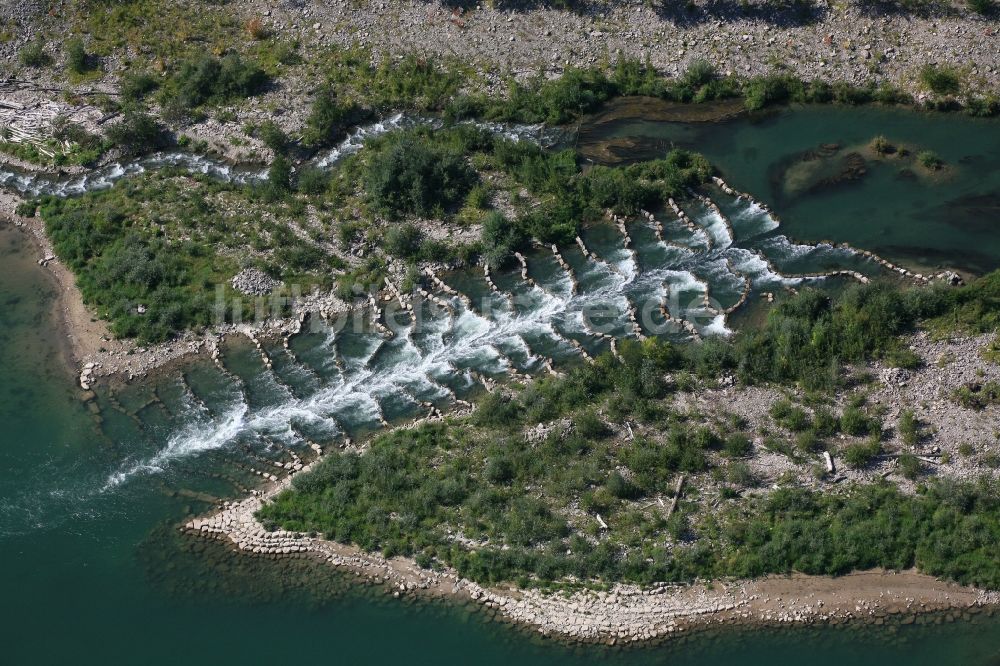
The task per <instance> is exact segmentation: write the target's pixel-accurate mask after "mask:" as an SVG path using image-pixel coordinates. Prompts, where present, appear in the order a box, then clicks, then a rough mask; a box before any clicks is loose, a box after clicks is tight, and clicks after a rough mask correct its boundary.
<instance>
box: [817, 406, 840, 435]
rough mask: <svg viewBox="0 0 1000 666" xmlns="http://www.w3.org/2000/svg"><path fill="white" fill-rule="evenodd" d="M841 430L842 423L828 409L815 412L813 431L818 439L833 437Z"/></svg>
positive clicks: (820, 408)
mask: <svg viewBox="0 0 1000 666" xmlns="http://www.w3.org/2000/svg"><path fill="white" fill-rule="evenodd" d="M838 430H840V421H839V420H838V419H837V417H836V415H834V413H833V412H831V411H830V410H829V409H827V408H826V407H817V408H816V409H815V410H813V419H812V431H813V433H815V434H816V436H817V437H831V436H833V435H835V434H837V431H838Z"/></svg>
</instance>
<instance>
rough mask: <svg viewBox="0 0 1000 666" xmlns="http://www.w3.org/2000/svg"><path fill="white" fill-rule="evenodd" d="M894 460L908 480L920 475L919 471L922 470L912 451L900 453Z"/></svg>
mask: <svg viewBox="0 0 1000 666" xmlns="http://www.w3.org/2000/svg"><path fill="white" fill-rule="evenodd" d="M896 462H897V464H898V465H899V471H900V473H901V474H902V475H903V476H904V477H906V478H907V479H909V480H910V481H913V480H914V479H916V478H917V477H918V476H920V472H921V471H922V469H921V465H920V459H919V458H917V457H916V456H915V455H913V454H912V453H904V454H902V455H900V456H899V458H898V459H897V461H896Z"/></svg>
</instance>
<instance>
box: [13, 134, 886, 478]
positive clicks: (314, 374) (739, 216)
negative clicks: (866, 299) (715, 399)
mask: <svg viewBox="0 0 1000 666" xmlns="http://www.w3.org/2000/svg"><path fill="white" fill-rule="evenodd" d="M441 124H442V121H441V120H440V119H435V118H425V117H414V116H406V115H403V114H397V115H395V116H392V117H389V118H386V119H383V120H381V121H379V122H377V123H373V124H371V125H367V126H364V127H359V128H357V129H356V130H355V131H353V132H352V133H350V134H349V135H348V136H347V137H346V138H345V139H344V140H343V141H342V142H341V143H340V144H339V145H337V146H336V147H334V148H332V149H330V150H328V151H327V152H325V153H323V154H321V155H319V156H317V157H316V158H315V159H314V160H313V162H312V163H313V164H314V165H316V166H318V167H320V168H329V167H331V166H332V165H334V164H335V163H336V162H337V161H338V160H340V159H342V158H343V157H345V156H347V155H350V154H353V153H356V152H358V151H359V150H361V149H362V147H363V145H364V142H365V141H366V140H368V139H370V138H372V137H375V136H379V135H381V134H384V133H386V132H390V131H395V130H400V129H405V128H407V127H414V126H418V125H423V126H431V127H437V126H440V125H441ZM476 124H477V125H478V126H480V127H482V128H484V129H487V130H489V131H492V132H495V133H497V134H498V135H502V136H505V137H508V138H510V139H514V140H530V141H534V142H537V143H540V144H542V145H552V144H555V143H556V142H558V141H559V140H560V139H562V138H563V137H561V136H560V133H559V130H552V129H547V128H544V127H543V126H537V125H536V126H529V125H506V124H499V123H497V124H488V123H476ZM167 166H173V167H179V168H185V169H188V170H189V171H191V172H196V173H203V174H208V175H210V176H212V177H215V178H220V179H224V180H229V181H232V182H241V183H247V182H252V181H254V180H260V179H262V178H265V177H266V172H265V171H264V170H263V169H261V168H259V167H257V168H255V167H249V166H243V167H235V166H231V165H227V164H225V163H223V162H220V161H216V160H213V159H212V158H208V157H204V156H199V155H191V154H186V153H169V154H161V155H155V156H151V157H147V158H143V159H140V160H136V161H134V162H131V163H128V164H113V165H109V166H107V167H104V168H101V169H97V170H94V171H93V172H90V173H87V174H85V175H82V176H78V177H73V178H60V177H54V176H51V175H49V176H46V175H41V174H25V173H17V172H14V171H10V170H8V171H2V170H0V184H3V185H6V186H7V187H12V188H14V189H16V190H18V191H20V192H23V193H29V194H42V193H48V194H56V195H62V196H69V195H75V194H80V193H83V192H86V191H91V190H97V189H101V188H106V187H110V186H111V185H112V184H113V183H114V182H115V181H116V180H118V179H121V178H124V177H127V176H130V175H135V174H138V173H142V172H144V171H147V170H150V169H156V168H163V167H167ZM669 203H670V206H669V207H665V208H664V209H663V210H661V211H654V212H644V213H643V215H642V216H639V217H637V218H635V219H631V220H616V221H615V223H614V224H598V225H593V226H591V227H590V228H588V229H587V230H586V232H585V233H584V237H583V238H578V239H577V245H574V246H570V247H565V248H551V247H545V248H536V251H534V252H532V253H529V254H528V255H527V256H524V255H517V258H518V264H519V265H517V266H515V267H514V268H513V269H510V270H507V271H504V272H500V273H493V274H492V275H490V274H487V275H485V276H483V275H480V274H478V272H476V273H475V274H473V273H472V272H462V273H456V274H452V275H442V276H438V275H433V274H432V275H430V276H429V280H430V282H429V286H431V287H432V292H425V296H426V297H420V299H419V301H420V302H417V307H416V308H415V309H413V310H412V311H410V312H407V311H405V310H402V316H395V317H392V318H391V319H392V321H389V318H385V319H386V320H385V321H384V322H383V321H382V319H383V318H384V313H381V312H378V313H375V314H376V315H377V316H376V317H375V318H374V319H373V320H369V321H367V322H365V321H362V318H361V317H360V316H358V317H355V318H353V319H352V320H351V321H350V322H347V324H348V325H347V326H344V327H343V330H340V328H341V327H340V325H339V324H343V322H340V323H339V324H338V325H334V324H333V323H324V322H321V321H320V320H319V319H318V318H317V319H314V320H312V323H311V326H310V327H309V330H307V331H306V332H304V333H302V334H300V335H299V336H297V337H296V338H295V339H293V341H292V344H291V346H290V348H288V349H287V350H286V349H282V348H280V347H279V348H278V349H275V350H265V352H264V353H265V355H264V356H262V355H261V354H260V353H259V352H257V351H256V350H253V349H246V348H241V347H239V346H237V345H232V346H230V347H229V348H228V349H227V351H226V354H225V356H224V358H223V359H221V360H220V363H219V366H218V368H212V369H211V370H209V372H214V373H216V376H215V377H212V378H206V377H204V376H203V377H202V378H201V380H197V379H196V377H195V375H191V376H189V377H186V378H185V381H184V382H183V385H182V386H181V387H180V388H178V387H177V386H174V390H167V391H166V393H167V394H173V393H176V394H177V396H179V397H177V399H175V400H173V403H172V407H168V406H167V405H166V403H165V402H164V401H163V400H161V399H160V398H157V399H156V400H151V401H146V402H140V403H139V404H138V405H133V406H132V407H131V408H129V407H128V406H126V405H122V404H121V403H120V402H119V401H118V399H117V398H116V397H115V396H113V395H110V394H106V395H104V396H103V398H102V402H104V403H106V404H105V405H103V406H104V407H105V409H104V410H103V411H104V412H107V411H108V410H107V408H108V407H109V406H110V408H111V409H112V410H113V411H117V412H119V413H120V414H122V415H125V416H126V417H127V418H126V419H125V420H121V419H119V420H118V421H120V422H115V421H114V420H111V421H108V422H104V423H103V424H102V425H101V432H102V438H104V439H105V440H106V441H108V442H111V443H112V446H115V447H117V448H118V449H120V451H119V455H118V456H117V459H118V460H119V463H118V466H117V469H115V470H114V471H113V472H111V473H110V474H109V475H108V476H107V478H106V479H105V480H104V482H103V483H102V484H101V485H100V488H99V490H96V491H95V492H99V493H106V492H108V491H111V490H114V489H116V488H119V487H120V486H122V485H123V484H126V483H127V482H128V481H129V480H130V479H133V478H135V477H139V476H146V475H150V474H161V473H164V472H169V471H171V470H172V469H176V468H178V467H179V466H180V467H183V466H184V465H187V464H188V463H189V462H193V463H194V465H193V466H191V465H188V467H183V469H184V474H185V475H186V476H185V477H184V478H185V479H189V478H190V475H191V474H192V473H194V474H197V473H200V472H201V471H202V470H201V468H200V467H199V466H198V464H197V462H198V461H201V460H203V459H205V458H206V457H210V456H216V455H218V454H223V455H224V458H225V459H226V460H228V461H229V462H230V463H231V464H232V465H235V467H236V468H237V473H236V477H234V478H237V479H245V478H246V477H247V476H248V475H249V476H250V477H251V478H252V477H264V478H272V477H273V476H275V475H276V474H280V473H283V471H284V470H285V465H286V464H288V462H289V458H290V457H292V458H294V457H296V456H297V455H298V454H297V453H295V451H296V450H302V449H303V447H306V446H307V445H311V446H312V447H313V448H314V449H315V448H318V447H319V446H320V444H323V445H326V444H327V443H330V442H334V441H338V440H342V439H344V438H348V437H353V436H355V435H356V434H359V433H363V432H367V431H370V430H372V429H376V428H380V427H384V426H387V425H389V424H391V423H393V422H401V421H404V420H407V419H413V418H417V417H422V416H425V415H428V414H431V415H433V414H436V413H439V412H438V411H437V410H439V409H443V408H448V407H454V406H456V405H458V406H463V405H467V404H468V403H467V402H466V401H465V400H464V398H463V396H465V395H467V394H468V393H469V392H474V391H477V390H493V388H494V387H495V384H496V382H497V381H503V380H504V379H509V378H523V377H526V376H528V375H535V374H541V373H558V372H560V368H562V367H565V366H566V365H567V364H572V363H582V362H590V361H592V360H593V357H594V356H596V355H597V354H599V353H602V352H604V351H608V350H610V351H611V352H612V353H617V341H618V340H620V339H622V338H626V337H633V338H639V339H643V338H646V337H649V336H666V337H668V338H672V339H691V338H694V339H700V338H702V337H704V336H708V335H729V334H730V333H731V330H730V326H729V316H730V315H731V314H732V313H733V312H734V311H736V310H738V309H739V308H741V307H743V305H744V304H745V303H746V302H747V300H748V299H749V298H750V297H751V296H753V295H760V294H764V293H767V292H772V291H777V290H779V289H782V288H787V287H794V286H795V285H798V284H800V283H802V282H804V281H806V280H815V279H822V277H821V276H820V277H815V276H813V277H806V276H804V275H798V276H796V275H795V274H807V273H811V274H823V273H829V272H831V271H834V270H840V271H851V274H852V275H854V276H858V277H860V276H861V274H862V272H863V273H867V274H869V275H871V274H874V273H878V272H879V271H880V270H881V267H880V266H879V265H878V264H877V263H876V262H873V261H870V260H868V259H867V258H864V257H860V256H859V255H858V254H857V253H855V252H853V251H851V250H848V249H843V248H834V247H831V246H829V245H819V246H802V245H795V244H793V243H792V242H790V241H789V240H788V239H787V238H786V237H784V236H782V235H778V234H776V232H775V230H776V229H777V228H778V226H779V223H778V221H777V219H775V217H774V216H773V215H772V214H771V213H770V212H769V211H768V209H767V208H766V207H765V206H763V205H761V204H759V203H757V202H755V201H753V199H752V198H751V197H749V196H748V195H743V194H740V193H737V192H733V191H732V190H729V188H728V186H726V185H725V184H724V183H721V181H720V184H719V186H715V185H713V186H709V187H707V188H706V189H705V190H704V191H702V192H691V193H690V195H689V196H687V197H685V198H684V199H683V200H681V201H679V202H674V201H673V200H671V201H670V202H669ZM859 271H860V272H859ZM786 272H787V273H788V274H785V273H786ZM862 279H863V278H862ZM402 298H403V300H407V301H409V300H410V299H409V298H408V297H402ZM397 300H399V299H398V298H397ZM442 305H443V307H442ZM376 307H378V306H377V305H376ZM359 324H360V325H359ZM386 324H390V327H389V328H390V329H391V330H389V329H387V328H386ZM203 374H204V372H203ZM317 442H318V443H320V444H317ZM226 456H228V457H226ZM215 462H217V461H215ZM209 467H211V466H209ZM241 483H243V481H242V480H241V481H234V482H233V485H239V484H241Z"/></svg>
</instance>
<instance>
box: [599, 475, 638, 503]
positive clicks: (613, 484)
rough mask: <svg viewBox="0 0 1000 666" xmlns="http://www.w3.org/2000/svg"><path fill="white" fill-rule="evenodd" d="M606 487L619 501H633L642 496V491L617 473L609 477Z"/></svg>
mask: <svg viewBox="0 0 1000 666" xmlns="http://www.w3.org/2000/svg"><path fill="white" fill-rule="evenodd" d="M605 487H606V488H607V490H608V492H609V493H611V495H612V496H613V497H616V498H618V499H623V500H632V499H636V498H637V497H641V496H642V489H641V488H639V487H638V486H636V485H635V484H634V483H632V482H631V481H629V480H627V479H626V478H625V477H623V476H622V475H621V474H620V473H619V472H617V471H614V472H612V473H611V474H610V475H609V476H608V481H607V483H606V484H605Z"/></svg>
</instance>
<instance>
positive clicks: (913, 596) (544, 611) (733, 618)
mask: <svg viewBox="0 0 1000 666" xmlns="http://www.w3.org/2000/svg"><path fill="white" fill-rule="evenodd" d="M308 469H309V465H304V466H303V467H302V469H301V471H307V470H308ZM296 473H299V472H292V473H290V474H289V475H288V476H285V477H284V478H281V479H277V480H275V479H276V476H272V475H271V473H270V472H269V471H267V470H260V471H259V474H260V475H261V476H262V477H263V478H265V479H270V480H271V481H270V483H269V484H268V486H267V487H266V488H265V489H263V490H256V491H254V492H253V494H252V495H251V496H250V497H247V498H245V499H243V500H239V501H235V502H226V503H225V504H224V505H223V506H222V508H221V509H220V510H218V511H217V512H215V513H213V514H210V515H207V516H203V517H199V518H195V519H193V520H191V521H189V522H187V523H185V524H184V525H183V526H182V527H181V530H182V531H184V532H187V533H190V534H193V535H197V536H200V537H203V538H214V539H219V540H223V541H226V542H228V543H230V544H231V545H232V546H233V547H234V548H235V549H236V550H237V551H239V552H241V553H244V554H246V555H253V556H256V557H267V558H271V559H281V558H289V557H313V558H317V559H319V560H320V561H322V562H325V563H326V564H327V565H330V566H334V567H337V568H340V569H342V570H345V571H347V572H349V573H353V574H355V575H356V576H358V577H359V578H361V579H363V580H365V581H367V582H369V583H375V584H379V585H384V586H385V587H386V588H387V589H388V590H389V591H390V592H391V593H392V594H393V596H396V597H399V596H402V595H405V594H416V595H421V596H428V597H432V598H445V599H452V600H456V601H472V602H475V603H477V604H479V605H480V606H481V607H482V608H483V609H484V610H486V611H487V612H489V613H490V614H491V615H493V616H494V617H495V618H496V619H499V620H502V621H506V622H511V623H514V624H517V625H521V626H524V627H525V628H528V629H531V630H532V631H537V632H538V633H540V634H542V635H545V636H548V637H551V638H555V639H560V640H565V641H570V642H584V643H604V644H608V645H618V644H630V643H644V642H651V641H656V640H660V639H666V638H669V637H671V636H675V635H679V634H683V633H685V632H690V631H692V630H696V629H704V628H709V627H712V626H720V625H733V624H740V625H751V626H781V625H789V624H795V625H808V624H829V625H840V624H844V623H849V622H871V623H874V624H879V625H881V624H886V623H889V622H898V623H899V624H911V623H913V622H915V621H916V618H917V617H918V616H919V615H921V614H926V613H931V612H952V613H953V617H960V616H965V614H973V613H979V612H984V611H985V612H990V613H992V612H993V610H994V607H995V606H996V605H997V604H1000V594H998V593H996V592H988V591H985V590H980V589H976V588H972V587H964V586H961V585H958V584H955V583H948V582H944V581H941V580H938V579H936V578H934V577H932V576H928V575H925V574H921V573H919V572H917V571H913V570H909V571H901V572H891V571H881V570H873V571H863V572H856V573H852V574H849V575H846V576H842V577H838V578H832V577H825V576H806V575H801V574H795V575H792V576H769V577H766V578H762V579H758V580H732V581H714V582H712V583H703V582H699V583H696V584H692V585H677V584H658V585H657V584H654V585H652V586H649V587H640V586H636V585H623V584H615V585H613V586H611V587H610V588H609V589H608V590H607V591H592V590H583V591H577V592H573V593H571V594H563V593H552V594H544V593H542V592H540V591H538V590H520V589H517V588H514V587H510V586H504V587H484V586H481V585H479V584H477V583H475V582H473V581H470V580H467V579H463V578H461V577H460V576H458V574H457V573H456V572H455V571H454V570H451V569H445V570H442V571H432V570H428V569H423V568H421V567H419V566H418V565H417V564H416V562H414V561H413V560H410V559H407V558H403V557H394V558H392V559H386V558H383V557H382V556H381V555H379V554H377V553H366V552H364V551H363V550H361V549H360V548H358V547H356V546H353V545H344V544H339V543H336V542H332V541H328V540H325V539H322V538H317V537H312V536H309V535H307V534H302V533H293V532H286V531H282V530H278V531H275V532H268V531H266V530H265V529H264V527H263V526H262V525H261V524H260V523H259V522H258V521H257V520H256V518H255V517H254V513H255V512H256V511H257V510H258V509H259V508H260V507H261V506H262V505H263V504H264V503H266V502H267V501H268V499H270V498H272V497H274V496H275V495H276V494H278V493H280V492H281V491H282V490H284V489H286V488H287V487H288V486H289V485H290V482H291V479H292V478H293V476H294V474H296Z"/></svg>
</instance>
